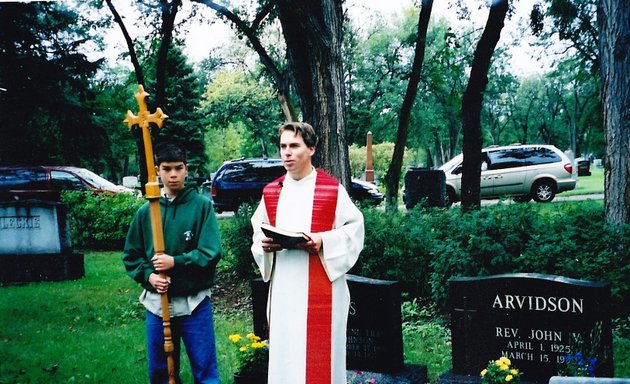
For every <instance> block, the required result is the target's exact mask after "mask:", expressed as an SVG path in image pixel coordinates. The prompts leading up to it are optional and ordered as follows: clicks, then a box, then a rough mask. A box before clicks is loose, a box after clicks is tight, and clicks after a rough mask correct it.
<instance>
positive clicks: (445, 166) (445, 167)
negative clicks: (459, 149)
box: [439, 155, 462, 172]
mask: <svg viewBox="0 0 630 384" xmlns="http://www.w3.org/2000/svg"><path fill="white" fill-rule="evenodd" d="M461 162H462V155H457V156H455V157H453V158H452V159H450V160H449V161H447V162H446V163H444V164H442V166H441V167H440V168H439V169H440V170H442V171H444V172H448V171H450V170H451V169H453V168H455V167H456V166H457V165H458V164H459V163H461Z"/></svg>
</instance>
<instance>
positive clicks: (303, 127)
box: [278, 122, 319, 148]
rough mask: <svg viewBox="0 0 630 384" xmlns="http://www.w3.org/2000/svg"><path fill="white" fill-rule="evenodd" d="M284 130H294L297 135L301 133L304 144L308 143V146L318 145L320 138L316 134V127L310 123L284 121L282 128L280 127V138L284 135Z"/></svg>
mask: <svg viewBox="0 0 630 384" xmlns="http://www.w3.org/2000/svg"><path fill="white" fill-rule="evenodd" d="M284 131H293V132H294V133H295V135H296V136H297V134H298V133H299V134H300V135H302V140H304V144H306V146H307V147H309V148H310V147H317V142H318V141H319V139H318V137H317V135H316V134H315V129H313V127H312V126H311V125H310V124H308V123H299V122H291V123H284V124H283V125H282V126H280V129H278V139H279V138H280V136H282V132H284Z"/></svg>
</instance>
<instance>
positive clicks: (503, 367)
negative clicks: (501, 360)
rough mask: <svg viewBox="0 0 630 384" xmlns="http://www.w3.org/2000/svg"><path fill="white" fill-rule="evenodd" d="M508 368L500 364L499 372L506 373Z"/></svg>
mask: <svg viewBox="0 0 630 384" xmlns="http://www.w3.org/2000/svg"><path fill="white" fill-rule="evenodd" d="M508 368H509V367H508V366H507V365H505V364H501V365H499V369H500V370H502V371H507V370H508Z"/></svg>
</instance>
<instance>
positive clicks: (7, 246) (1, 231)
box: [0, 201, 85, 283]
mask: <svg viewBox="0 0 630 384" xmlns="http://www.w3.org/2000/svg"><path fill="white" fill-rule="evenodd" d="M0 239H1V240H0V282H1V283H22V282H33V281H43V280H50V281H53V280H67V279H77V278H80V277H83V275H84V274H85V270H84V264H83V255H82V254H77V253H73V252H72V243H71V240H70V231H69V228H68V224H67V220H66V206H65V205H64V204H61V203H59V202H53V201H16V202H3V203H0Z"/></svg>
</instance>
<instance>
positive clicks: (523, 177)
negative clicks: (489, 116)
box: [439, 144, 577, 203]
mask: <svg viewBox="0 0 630 384" xmlns="http://www.w3.org/2000/svg"><path fill="white" fill-rule="evenodd" d="M481 158H482V163H481V192H480V196H481V198H482V199H492V198H497V197H501V196H512V197H513V198H514V200H516V201H529V200H531V199H532V198H533V199H534V200H535V201H537V202H540V203H545V202H549V201H552V200H553V199H554V197H555V196H556V194H557V193H561V192H564V191H569V190H572V189H574V188H575V185H576V183H577V175H576V172H573V163H572V162H571V160H570V159H569V158H568V156H567V155H566V154H564V153H563V152H562V151H560V150H559V149H558V148H556V147H555V146H553V145H541V144H534V145H508V146H502V147H498V146H495V147H488V148H484V149H483V150H482V155H481ZM462 162H463V155H462V154H459V155H457V156H455V157H454V158H453V159H451V160H449V161H448V162H446V163H445V164H444V165H442V166H441V167H440V168H439V169H441V170H442V171H444V174H445V176H446V193H447V198H448V200H449V203H453V202H456V201H459V200H461V183H462Z"/></svg>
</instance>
